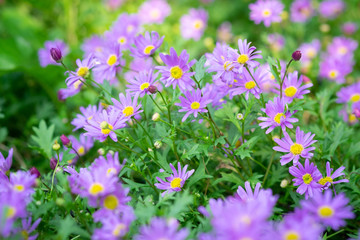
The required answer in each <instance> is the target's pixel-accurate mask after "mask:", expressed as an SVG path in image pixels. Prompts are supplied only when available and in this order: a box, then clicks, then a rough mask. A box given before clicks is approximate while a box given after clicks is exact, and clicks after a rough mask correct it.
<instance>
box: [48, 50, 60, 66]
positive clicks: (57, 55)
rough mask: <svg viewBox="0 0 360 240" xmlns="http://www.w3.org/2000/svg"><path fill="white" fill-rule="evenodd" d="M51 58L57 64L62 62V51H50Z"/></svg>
mask: <svg viewBox="0 0 360 240" xmlns="http://www.w3.org/2000/svg"><path fill="white" fill-rule="evenodd" d="M50 55H51V58H52V59H54V61H55V62H57V63H58V62H61V58H62V54H61V51H60V49H58V48H51V49H50Z"/></svg>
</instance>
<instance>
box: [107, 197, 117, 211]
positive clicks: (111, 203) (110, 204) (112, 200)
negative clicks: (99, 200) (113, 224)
mask: <svg viewBox="0 0 360 240" xmlns="http://www.w3.org/2000/svg"><path fill="white" fill-rule="evenodd" d="M118 205H119V200H118V199H117V197H116V196H115V195H109V196H107V197H106V198H105V199H104V207H105V208H107V209H109V210H114V209H116V208H117V206H118Z"/></svg>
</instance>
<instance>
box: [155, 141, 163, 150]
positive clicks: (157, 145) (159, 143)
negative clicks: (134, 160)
mask: <svg viewBox="0 0 360 240" xmlns="http://www.w3.org/2000/svg"><path fill="white" fill-rule="evenodd" d="M154 146H155V148H156V149H159V148H161V146H162V142H161V141H155V143H154Z"/></svg>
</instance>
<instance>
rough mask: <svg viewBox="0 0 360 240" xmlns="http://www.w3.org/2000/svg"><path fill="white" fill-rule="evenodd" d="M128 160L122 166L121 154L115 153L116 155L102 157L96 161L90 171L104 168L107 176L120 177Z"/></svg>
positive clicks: (109, 154)
mask: <svg viewBox="0 0 360 240" xmlns="http://www.w3.org/2000/svg"><path fill="white" fill-rule="evenodd" d="M125 162H126V160H124V161H123V163H122V164H120V162H119V153H118V152H115V153H114V155H112V154H111V153H108V154H106V158H105V157H103V156H100V157H98V158H96V159H95V160H94V162H93V163H92V164H91V167H90V170H91V169H92V168H97V167H100V166H101V167H103V168H105V169H106V176H111V175H114V176H118V175H119V173H120V171H121V169H122V168H123V167H124V165H125Z"/></svg>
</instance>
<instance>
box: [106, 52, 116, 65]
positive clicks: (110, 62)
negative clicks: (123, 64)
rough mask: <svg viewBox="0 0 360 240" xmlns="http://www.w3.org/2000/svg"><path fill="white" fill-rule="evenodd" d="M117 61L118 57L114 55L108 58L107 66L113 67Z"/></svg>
mask: <svg viewBox="0 0 360 240" xmlns="http://www.w3.org/2000/svg"><path fill="white" fill-rule="evenodd" d="M116 61H117V56H116V55H114V54H112V55H110V57H109V58H108V60H107V64H108V65H109V66H112V65H114V64H115V63H116Z"/></svg>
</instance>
